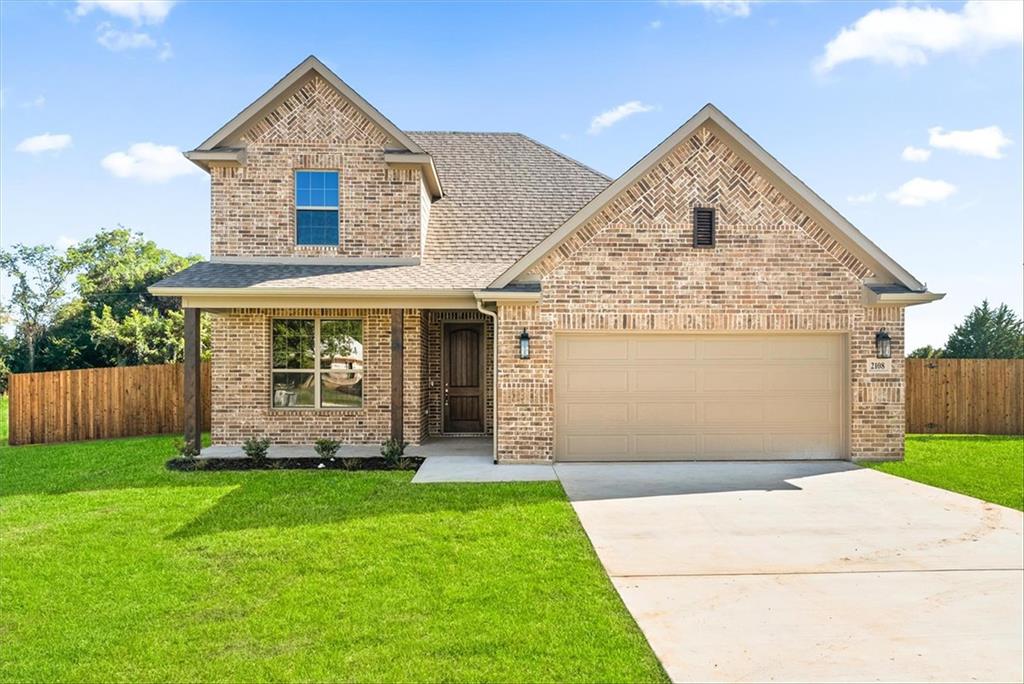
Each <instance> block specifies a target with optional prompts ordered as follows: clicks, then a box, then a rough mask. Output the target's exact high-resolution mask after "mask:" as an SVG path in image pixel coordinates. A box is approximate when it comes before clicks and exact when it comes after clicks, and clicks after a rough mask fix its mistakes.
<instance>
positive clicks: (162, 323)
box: [92, 306, 210, 366]
mask: <svg viewBox="0 0 1024 684" xmlns="http://www.w3.org/2000/svg"><path fill="white" fill-rule="evenodd" d="M205 323H206V321H202V324H201V325H200V339H201V346H202V349H203V356H204V358H205V357H208V356H209V348H210V327H209V325H205ZM184 337H185V313H184V312H183V311H181V310H180V309H178V310H176V311H167V312H166V313H160V312H159V311H152V312H150V313H148V314H147V313H143V312H141V311H138V310H133V311H130V312H129V313H128V315H126V316H125V317H124V318H122V319H120V320H118V319H117V318H115V317H114V316H113V314H112V313H111V310H110V307H109V306H104V307H103V312H102V314H101V315H99V316H97V315H96V314H95V313H94V314H93V315H92V341H93V343H94V344H95V345H96V347H97V348H98V349H101V350H102V351H104V353H106V354H107V356H108V358H111V359H113V360H114V364H115V365H118V366H135V365H141V364H147V363H180V362H181V361H182V360H183V359H184V352H185V340H184Z"/></svg>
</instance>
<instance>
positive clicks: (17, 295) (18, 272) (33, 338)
mask: <svg viewBox="0 0 1024 684" xmlns="http://www.w3.org/2000/svg"><path fill="white" fill-rule="evenodd" d="M77 259H78V255H75V254H62V253H61V252H59V251H58V250H57V249H56V248H54V247H53V246H52V245H36V246H34V247H29V246H27V245H22V244H17V245H14V246H13V247H12V248H11V249H10V250H2V251H0V270H2V271H3V272H4V273H6V274H7V276H8V277H9V278H10V279H11V280H12V281H13V286H12V288H11V296H10V309H11V311H12V314H13V315H12V318H13V319H14V321H15V334H16V336H17V337H19V338H20V340H21V343H22V345H21V346H22V348H23V350H24V353H25V366H26V368H25V369H26V370H28V371H33V370H35V367H36V351H37V347H38V345H39V341H40V339H41V338H42V337H43V336H44V335H45V334H46V333H47V331H48V329H49V328H50V325H51V324H52V323H53V321H54V319H55V318H56V317H57V314H58V312H59V311H60V307H61V305H62V304H63V303H64V301H65V298H66V297H67V284H68V280H69V279H70V277H71V275H72V274H73V273H74V272H75V270H76V269H77V268H78V265H79V262H78V260H77Z"/></svg>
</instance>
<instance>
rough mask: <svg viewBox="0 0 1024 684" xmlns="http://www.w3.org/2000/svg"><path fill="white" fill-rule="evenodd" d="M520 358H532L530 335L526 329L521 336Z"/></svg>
mask: <svg viewBox="0 0 1024 684" xmlns="http://www.w3.org/2000/svg"><path fill="white" fill-rule="evenodd" d="M519 358H521V359H528V358H530V333H528V332H526V328H523V332H521V333H520V334H519Z"/></svg>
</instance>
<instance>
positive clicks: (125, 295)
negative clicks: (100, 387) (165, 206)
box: [0, 227, 209, 371]
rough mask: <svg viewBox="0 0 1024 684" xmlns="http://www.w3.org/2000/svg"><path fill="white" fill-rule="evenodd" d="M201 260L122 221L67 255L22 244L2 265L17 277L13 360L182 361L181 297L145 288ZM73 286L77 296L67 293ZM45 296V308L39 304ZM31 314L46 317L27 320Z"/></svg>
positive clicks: (40, 364)
mask: <svg viewBox="0 0 1024 684" xmlns="http://www.w3.org/2000/svg"><path fill="white" fill-rule="evenodd" d="M199 260H200V257H198V256H187V257H183V256H179V255H178V254H175V253H174V252H172V251H170V250H167V249H162V248H160V247H159V246H157V244H156V243H155V242H153V241H152V240H146V239H144V238H143V237H142V235H141V234H140V233H137V232H134V231H131V230H128V229H126V228H123V227H118V228H114V229H111V230H100V231H99V232H97V233H96V234H95V235H94V236H93V237H91V238H89V239H88V240H85V241H83V242H81V243H79V244H77V245H75V246H73V247H71V248H69V249H68V250H67V252H66V253H64V254H63V255H62V254H61V253H60V252H58V251H56V250H55V249H53V248H52V247H45V246H44V247H25V246H23V245H17V246H16V247H15V248H13V249H12V250H11V252H10V254H9V255H6V253H5V260H4V262H2V263H0V265H2V266H3V267H4V270H7V271H12V272H13V273H14V274H15V275H16V277H15V297H12V306H14V308H15V309H16V311H17V314H18V327H17V328H16V330H15V338H16V340H17V341H18V342H19V344H18V345H16V348H15V349H14V350H12V351H9V352H8V353H7V354H6V358H7V360H8V363H9V365H10V366H11V367H12V369H14V370H19V371H20V370H57V369H63V368H90V367H102V366H112V365H125V364H138V363H165V362H173V361H178V360H180V359H181V351H182V339H181V337H182V332H183V316H182V313H181V309H180V304H179V301H178V300H177V299H176V298H168V297H154V296H152V295H151V294H149V292H148V291H147V288H148V287H149V286H150V285H152V284H153V283H155V282H156V281H158V280H161V279H162V278H165V277H166V276H168V275H170V274H172V273H175V272H177V271H180V270H182V269H184V268H186V267H188V266H190V265H191V264H193V263H195V262H197V261H199ZM36 273H42V274H44V275H45V277H41V276H36V275H35V274H36ZM33 278H37V279H39V278H41V280H42V282H43V285H46V286H48V287H49V289H47V288H46V287H44V286H43V285H38V286H36V285H35V280H33ZM22 282H24V283H25V284H24V285H21V286H20V287H21V289H19V283H22ZM26 288H28V291H29V293H30V294H31V293H35V292H37V291H38V293H37V296H28V295H26V294H24V292H25V291H26ZM33 288H34V289H33ZM72 289H73V291H74V293H75V294H76V295H77V296H76V297H74V298H69V297H68V296H67V295H68V290H72ZM19 293H21V300H19V299H18V295H19ZM45 293H49V298H48V299H47V298H46V297H44V296H43V295H44V294H45ZM44 299H45V300H46V306H45V307H41V306H39V305H38V302H41V301H43V300H44ZM20 302H24V303H20ZM31 312H42V313H43V314H45V315H42V316H41V318H40V319H39V320H38V321H33V320H32V319H26V318H25V316H26V315H27V314H29V313H31ZM203 319H204V320H203V321H202V323H203V328H202V330H203V335H204V340H208V338H209V332H208V325H207V321H206V320H205V319H206V317H205V316H204V317H203ZM26 320H27V321H28V323H26ZM30 342H31V343H30ZM207 348H208V345H207ZM29 352H30V353H29Z"/></svg>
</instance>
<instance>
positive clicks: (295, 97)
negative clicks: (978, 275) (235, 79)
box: [151, 57, 942, 462]
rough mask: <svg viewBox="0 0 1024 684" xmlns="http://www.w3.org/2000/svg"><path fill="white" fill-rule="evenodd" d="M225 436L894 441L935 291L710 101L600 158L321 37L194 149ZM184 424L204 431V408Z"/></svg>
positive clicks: (827, 446) (615, 450)
mask: <svg viewBox="0 0 1024 684" xmlns="http://www.w3.org/2000/svg"><path fill="white" fill-rule="evenodd" d="M186 156H187V157H188V158H189V159H190V160H192V161H193V162H194V163H196V164H198V165H199V166H201V167H202V168H203V169H205V170H206V171H208V172H209V174H210V178H211V192H212V230H211V253H212V258H211V260H210V261H209V262H205V263H200V264H196V265H194V266H191V267H189V268H188V269H186V270H184V271H182V272H180V273H178V274H176V275H173V276H171V277H169V278H167V279H165V280H163V281H161V282H159V283H157V284H156V285H154V286H153V287H152V288H151V292H152V293H153V294H156V295H160V296H173V297H180V298H181V301H182V305H183V307H184V308H185V310H186V342H187V344H186V347H187V358H188V359H190V361H189V362H188V373H187V382H186V396H187V397H189V396H191V397H192V398H193V402H192V404H191V405H192V406H195V401H194V398H195V397H196V396H198V382H199V380H198V377H199V376H198V373H197V372H196V371H195V368H197V365H196V363H195V359H196V358H197V355H198V341H197V339H198V338H197V326H198V312H199V311H200V310H202V311H207V312H209V313H210V314H212V346H213V362H212V365H213V371H212V383H213V387H212V402H213V434H212V439H213V442H214V443H215V444H238V443H240V442H242V441H243V440H244V439H245V438H246V437H248V436H250V435H264V436H267V437H269V438H270V439H271V440H272V441H273V442H275V443H285V444H304V443H306V444H308V443H312V442H313V441H315V440H316V439H318V438H321V437H331V438H335V439H338V440H340V441H342V442H344V443H351V444H372V443H379V442H380V441H382V440H384V439H387V438H388V437H389V436H394V437H396V438H400V439H404V440H406V441H408V442H410V443H413V444H416V443H420V442H422V441H423V440H426V439H428V438H432V437H437V436H457V435H470V434H472V435H478V436H479V435H494V453H495V458H496V460H499V461H501V462H531V461H532V462H537V461H542V462H547V461H551V460H556V461H563V460H564V461H573V460H583V461H591V460H664V459H815V458H829V459H831V458H857V459H898V458H901V457H902V455H903V430H904V409H903V389H904V380H903V361H902V359H903V325H904V316H903V313H904V308H905V307H907V306H911V305H915V304H921V303H925V302H929V301H933V300H935V299H938V298H940V297H941V296H942V295H940V294H934V293H931V292H929V291H928V290H927V289H926V287H925V286H924V285H923V284H922V283H921V282H920V281H918V280H917V279H916V278H914V277H913V276H912V275H911V274H910V273H908V272H907V271H906V270H905V269H903V268H902V267H901V266H900V265H899V264H897V263H896V262H895V261H893V259H892V258H890V257H889V256H887V255H886V254H885V253H884V252H883V251H882V250H881V249H879V248H878V247H877V246H876V245H875V244H874V243H873V242H871V241H870V240H869V239H868V238H867V237H865V236H864V235H863V234H862V233H860V232H859V231H858V230H857V229H856V228H854V227H853V226H852V225H851V224H850V223H849V222H848V221H846V219H844V218H843V217H842V216H840V215H839V213H838V212H836V210H835V209H833V208H832V207H831V206H829V205H828V204H826V203H825V202H824V201H823V200H822V199H821V198H819V197H818V196H817V195H815V194H814V193H813V192H812V191H811V190H810V189H809V188H808V187H807V186H805V185H804V184H803V183H802V182H801V181H800V180H799V179H797V178H796V177H795V176H794V175H793V174H792V173H790V172H789V171H787V170H786V169H785V168H784V167H783V166H782V165H781V164H780V163H779V162H778V161H776V160H775V158H774V157H772V156H770V155H769V154H768V153H767V152H765V151H764V150H763V149H762V148H761V147H760V146H759V145H758V144H757V143H756V142H754V141H753V140H752V139H751V138H750V137H749V136H748V135H747V134H746V133H744V132H743V131H742V130H740V128H739V127H737V126H736V124H734V123H733V122H732V121H730V120H729V119H728V118H726V116H725V115H723V114H722V113H721V112H720V111H718V110H717V109H716V108H715V107H714V106H712V105H710V104H709V105H707V106H705V107H704V108H702V109H701V110H700V111H699V112H697V114H696V115H694V116H693V117H692V118H691V119H689V120H688V121H687V122H686V123H684V124H683V125H682V126H681V127H680V128H679V129H678V130H676V131H675V132H674V133H672V135H670V136H669V137H668V138H667V139H666V140H665V141H664V142H662V143H661V144H660V145H658V146H657V147H656V148H655V149H653V150H652V151H650V152H649V153H648V154H647V155H646V156H644V157H643V158H642V159H640V160H639V161H638V162H637V163H636V164H635V165H634V166H633V167H632V168H630V169H629V170H628V171H627V172H626V173H624V174H623V175H622V176H620V177H619V178H616V179H614V180H613V179H609V178H607V177H605V176H604V175H602V174H601V173H599V172H597V171H595V170H593V169H590V168H588V167H587V166H585V165H583V164H580V163H578V162H576V161H574V160H572V159H569V158H568V157H566V156H565V155H562V154H560V153H559V152H557V151H555V150H553V149H551V148H549V147H547V146H545V145H542V144H540V143H538V142H536V141H534V140H531V139H530V138H528V137H526V136H524V135H520V134H515V133H449V132H418V133H417V132H411V131H403V130H401V129H399V128H398V127H397V126H395V125H394V124H393V123H392V122H391V121H389V120H388V119H387V118H386V117H385V116H384V115H383V114H381V113H380V112H378V111H377V110H376V109H374V108H373V106H371V105H370V104H369V103H368V102H366V101H365V100H364V99H363V98H362V97H361V96H360V95H359V94H357V93H356V92H355V91H354V90H352V89H351V88H350V87H349V86H348V85H346V84H345V83H344V82H343V81H342V80H341V79H340V78H338V76H336V75H335V74H334V73H333V72H331V71H330V70H329V69H328V68H327V67H325V66H324V65H323V64H322V63H321V62H320V61H319V60H317V59H316V58H315V57H309V58H308V59H306V60H305V61H303V62H302V63H301V64H300V65H299V66H298V67H296V68H295V69H294V70H292V71H291V72H290V73H289V74H288V75H287V76H285V77H284V78H283V79H282V80H281V81H280V82H278V83H277V84H276V85H274V87H272V88H271V89H270V90H268V91H267V92H266V93H265V94H264V95H263V96H261V97H260V98H259V99H258V100H256V101H255V102H253V103H252V104H251V105H249V106H248V107H246V108H245V109H244V110H243V111H242V112H241V113H240V114H238V116H236V117H235V118H234V119H232V120H231V121H229V122H228V123H227V124H226V125H224V126H223V127H222V128H221V129H220V130H218V131H217V132H216V133H214V134H213V135H212V136H211V137H210V138H208V139H207V140H206V141H205V142H203V143H202V144H201V145H199V146H198V147H197V148H196V149H195V150H192V151H190V152H188V153H186ZM188 413H189V418H188V426H189V427H188V430H187V433H188V436H189V438H190V440H191V441H193V442H195V443H196V444H198V419H197V415H198V414H197V411H196V410H195V409H192V410H190V411H189V412H188Z"/></svg>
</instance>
